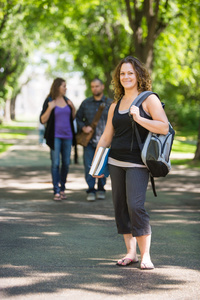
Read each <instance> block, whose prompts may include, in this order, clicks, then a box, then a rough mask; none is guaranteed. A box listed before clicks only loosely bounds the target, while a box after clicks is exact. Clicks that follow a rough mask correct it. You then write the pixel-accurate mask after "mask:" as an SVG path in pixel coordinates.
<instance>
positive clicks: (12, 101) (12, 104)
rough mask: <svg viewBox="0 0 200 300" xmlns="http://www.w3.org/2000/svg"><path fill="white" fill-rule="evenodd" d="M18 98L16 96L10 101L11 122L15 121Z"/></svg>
mask: <svg viewBox="0 0 200 300" xmlns="http://www.w3.org/2000/svg"><path fill="white" fill-rule="evenodd" d="M16 98H17V96H14V97H13V98H12V99H11V101H10V118H11V120H13V121H14V120H15V104H16Z"/></svg>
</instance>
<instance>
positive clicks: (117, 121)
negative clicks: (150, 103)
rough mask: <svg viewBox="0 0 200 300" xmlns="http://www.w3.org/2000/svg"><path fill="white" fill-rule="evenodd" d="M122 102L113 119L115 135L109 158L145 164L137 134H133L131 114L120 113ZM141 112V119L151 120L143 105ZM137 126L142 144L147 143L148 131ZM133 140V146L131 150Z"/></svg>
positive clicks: (117, 106) (116, 108)
mask: <svg viewBox="0 0 200 300" xmlns="http://www.w3.org/2000/svg"><path fill="white" fill-rule="evenodd" d="M120 101H121V100H120ZM120 101H118V103H117V105H116V107H115V110H114V115H113V119H112V124H113V127H114V131H115V133H114V136H113V140H112V143H111V150H110V154H109V156H110V157H112V158H114V159H117V160H120V161H125V162H131V163H137V164H143V162H142V159H141V151H140V148H139V145H138V142H137V139H136V136H135V133H134V134H133V129H132V122H131V119H130V117H129V114H128V112H127V113H123V114H120V113H119V105H120ZM139 110H140V115H141V117H144V118H147V119H151V117H150V116H149V115H147V114H146V113H145V111H144V110H143V108H142V105H141V106H140V107H139ZM135 125H136V126H137V128H138V131H139V133H140V136H141V140H142V142H143V141H145V138H146V136H147V134H148V130H147V129H145V128H144V127H142V126H140V125H139V124H138V123H135ZM132 139H133V146H132V150H131V142H132Z"/></svg>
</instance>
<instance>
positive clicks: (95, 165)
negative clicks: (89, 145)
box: [89, 147, 110, 177]
mask: <svg viewBox="0 0 200 300" xmlns="http://www.w3.org/2000/svg"><path fill="white" fill-rule="evenodd" d="M109 152H110V148H104V147H99V149H98V151H97V153H96V155H95V157H94V159H93V162H92V166H91V168H90V171H89V174H90V175H92V176H100V175H104V176H105V177H108V176H109V170H108V154H109Z"/></svg>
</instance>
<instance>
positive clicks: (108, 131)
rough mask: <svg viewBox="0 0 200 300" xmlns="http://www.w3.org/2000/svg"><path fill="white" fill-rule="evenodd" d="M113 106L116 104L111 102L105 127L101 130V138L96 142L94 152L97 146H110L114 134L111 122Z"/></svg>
mask: <svg viewBox="0 0 200 300" xmlns="http://www.w3.org/2000/svg"><path fill="white" fill-rule="evenodd" d="M115 106H116V103H112V104H111V106H110V108H109V111H108V117H107V122H106V127H105V129H104V132H103V134H102V136H101V138H100V140H99V142H98V145H97V147H96V151H95V154H96V152H97V150H98V149H99V147H105V148H106V147H110V145H111V142H112V139H113V135H114V128H113V124H112V119H113V114H114V110H115Z"/></svg>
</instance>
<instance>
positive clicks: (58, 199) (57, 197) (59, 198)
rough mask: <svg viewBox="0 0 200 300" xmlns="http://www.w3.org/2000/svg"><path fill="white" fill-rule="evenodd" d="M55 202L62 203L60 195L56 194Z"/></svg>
mask: <svg viewBox="0 0 200 300" xmlns="http://www.w3.org/2000/svg"><path fill="white" fill-rule="evenodd" d="M53 200H54V201H61V197H60V194H55V195H54V198H53Z"/></svg>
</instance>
